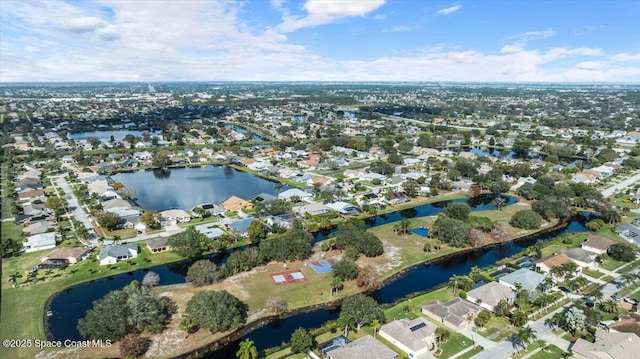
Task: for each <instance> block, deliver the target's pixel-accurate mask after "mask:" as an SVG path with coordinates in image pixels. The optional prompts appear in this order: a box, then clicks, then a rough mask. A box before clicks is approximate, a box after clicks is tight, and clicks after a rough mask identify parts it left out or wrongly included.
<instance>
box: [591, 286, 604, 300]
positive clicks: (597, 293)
mask: <svg viewBox="0 0 640 359" xmlns="http://www.w3.org/2000/svg"><path fill="white" fill-rule="evenodd" d="M591 298H593V301H594V302H596V303H600V302H602V299H603V298H604V293H602V290H601V289H600V288H598V289H596V290H594V291H593V292H591Z"/></svg>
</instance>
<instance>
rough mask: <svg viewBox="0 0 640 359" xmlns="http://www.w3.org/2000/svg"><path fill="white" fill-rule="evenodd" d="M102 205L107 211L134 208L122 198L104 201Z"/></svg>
mask: <svg viewBox="0 0 640 359" xmlns="http://www.w3.org/2000/svg"><path fill="white" fill-rule="evenodd" d="M101 205H102V208H103V209H104V210H105V211H106V210H109V209H111V208H131V207H132V205H131V203H129V201H127V200H124V199H121V198H114V199H110V200H107V201H104V202H102V203H101Z"/></svg>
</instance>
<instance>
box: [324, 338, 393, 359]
mask: <svg viewBox="0 0 640 359" xmlns="http://www.w3.org/2000/svg"><path fill="white" fill-rule="evenodd" d="M327 355H328V357H329V358H330V359H395V358H397V357H398V354H396V352H394V351H393V350H391V349H389V348H388V347H387V346H385V345H384V344H382V343H380V342H379V341H378V340H376V339H375V338H374V337H372V336H370V335H367V336H364V337H362V338H360V339H358V340H354V341H352V342H351V343H348V344H345V345H344V346H343V347H342V348H338V349H335V350H332V351H330V352H328V353H327Z"/></svg>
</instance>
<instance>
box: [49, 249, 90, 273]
mask: <svg viewBox="0 0 640 359" xmlns="http://www.w3.org/2000/svg"><path fill="white" fill-rule="evenodd" d="M89 252H90V250H89V248H84V247H76V248H69V247H66V248H58V249H56V250H54V251H52V252H51V253H49V254H47V255H46V256H44V257H42V258H41V259H40V267H41V268H60V267H66V266H69V265H73V264H76V263H78V262H80V261H81V260H83V259H86V258H87V257H88V255H89Z"/></svg>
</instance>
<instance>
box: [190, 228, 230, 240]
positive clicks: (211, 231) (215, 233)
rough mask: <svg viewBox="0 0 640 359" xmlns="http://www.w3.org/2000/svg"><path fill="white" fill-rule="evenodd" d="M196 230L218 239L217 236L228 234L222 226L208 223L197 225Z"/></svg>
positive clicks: (210, 237)
mask: <svg viewBox="0 0 640 359" xmlns="http://www.w3.org/2000/svg"><path fill="white" fill-rule="evenodd" d="M196 231H198V232H200V233H202V234H204V235H205V237H207V238H209V239H216V238H218V237H220V236H223V235H225V234H227V233H226V232H225V231H223V230H222V229H220V228H218V227H216V226H211V225H208V224H202V225H199V226H196Z"/></svg>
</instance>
